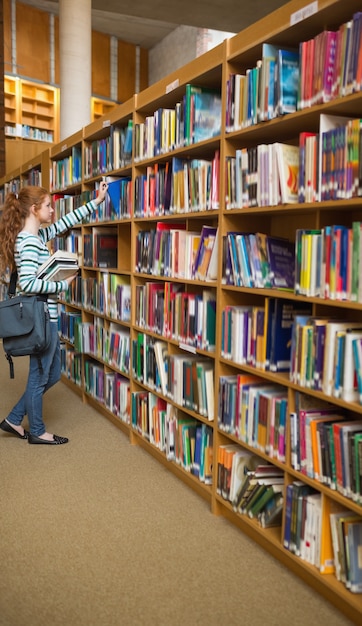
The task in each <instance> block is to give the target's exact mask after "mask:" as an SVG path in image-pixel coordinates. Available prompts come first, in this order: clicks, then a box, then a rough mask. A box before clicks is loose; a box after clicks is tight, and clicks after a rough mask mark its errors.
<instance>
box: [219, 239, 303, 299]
mask: <svg viewBox="0 0 362 626" xmlns="http://www.w3.org/2000/svg"><path fill="white" fill-rule="evenodd" d="M222 255H223V256H222V283H223V284H224V285H235V286H236V287H258V288H263V287H264V288H270V287H275V288H277V289H278V288H279V289H291V290H292V289H294V282H295V243H294V242H292V241H288V240H287V239H283V238H281V237H273V236H270V235H266V234H265V233H262V232H256V233H252V232H251V233H247V232H241V231H230V232H228V233H227V234H226V235H224V236H223V240H222Z"/></svg>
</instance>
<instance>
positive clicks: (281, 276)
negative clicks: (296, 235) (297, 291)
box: [266, 236, 295, 289]
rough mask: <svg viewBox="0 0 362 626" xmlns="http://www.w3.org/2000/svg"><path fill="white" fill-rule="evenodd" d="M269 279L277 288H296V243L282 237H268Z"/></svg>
mask: <svg viewBox="0 0 362 626" xmlns="http://www.w3.org/2000/svg"><path fill="white" fill-rule="evenodd" d="M266 249H267V257H268V263H269V281H270V283H271V286H272V287H275V288H277V289H294V282H295V243H294V242H293V241H288V239H283V238H281V237H272V236H267V237H266Z"/></svg>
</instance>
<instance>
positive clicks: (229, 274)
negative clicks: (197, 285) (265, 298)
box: [222, 221, 362, 302]
mask: <svg viewBox="0 0 362 626" xmlns="http://www.w3.org/2000/svg"><path fill="white" fill-rule="evenodd" d="M361 224H362V222H357V221H355V222H352V224H351V226H347V225H343V224H332V225H326V226H324V227H323V228H315V229H304V228H298V229H296V234H295V241H294V242H292V241H288V240H286V239H282V238H280V237H272V236H269V235H266V234H265V233H260V232H255V233H252V232H251V233H250V232H241V231H234V232H233V231H231V232H228V233H227V234H226V235H224V236H223V239H222V283H223V284H226V285H235V286H237V287H257V288H270V287H275V288H278V289H289V290H291V291H294V293H295V294H297V295H302V296H313V297H318V298H322V299H331V300H346V301H352V302H361V301H362V279H361V259H362V237H361V230H362V226H361Z"/></svg>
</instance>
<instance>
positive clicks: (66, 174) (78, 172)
mask: <svg viewBox="0 0 362 626" xmlns="http://www.w3.org/2000/svg"><path fill="white" fill-rule="evenodd" d="M81 180H82V149H81V147H80V146H78V145H77V146H72V149H71V154H70V155H69V156H67V157H65V158H64V159H59V160H58V161H53V162H52V167H51V169H50V191H52V192H54V191H62V190H63V189H65V188H66V187H71V186H72V185H76V184H77V183H80V182H81Z"/></svg>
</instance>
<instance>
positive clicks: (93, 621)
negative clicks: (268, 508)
mask: <svg viewBox="0 0 362 626" xmlns="http://www.w3.org/2000/svg"><path fill="white" fill-rule="evenodd" d="M26 370H27V359H26V358H22V359H16V361H15V380H13V381H10V379H9V370H8V365H7V362H6V360H5V358H4V356H3V353H2V348H1V350H0V390H1V391H0V409H1V415H0V420H1V419H3V417H6V415H7V413H8V411H9V410H10V408H11V407H12V405H13V404H14V403H15V401H16V400H17V399H18V395H19V394H20V393H21V389H22V388H23V386H24V383H25V377H26ZM44 415H46V416H47V417H46V424H47V427H48V430H49V431H52V432H55V433H56V434H59V435H65V436H69V438H70V442H69V443H68V444H67V445H64V446H31V445H29V444H27V442H26V441H23V440H20V439H17V438H15V437H12V436H11V435H7V434H6V433H3V432H2V431H0V432H1V434H0V477H1V478H0V480H1V488H0V520H1V526H0V529H1V532H0V555H1V557H0V626H49V625H52V626H148V625H150V626H186V625H188V626H214V625H215V626H216V625H219V624H220V623H222V624H224V625H225V626H233V625H238V626H240V625H243V626H249V625H250V626H259V625H260V626H265V625H268V626H274V625H275V626H276V625H279V626H287V625H293V626H304V625H310V624H316V623H318V624H319V625H322V626H324V625H326V626H327V625H328V626H344V625H347V624H350V622H349V621H348V620H347V619H346V618H344V616H343V615H341V614H340V613H339V612H338V611H336V610H335V609H334V607H333V606H332V605H330V604H329V603H327V602H326V601H324V600H323V598H321V597H320V596H319V595H318V594H316V593H315V592H314V591H313V590H312V589H311V588H310V587H308V586H306V585H305V584H304V583H303V582H302V581H300V579H299V578H297V577H296V576H294V575H293V574H292V573H290V572H289V570H287V569H286V568H285V567H284V566H282V565H281V564H279V562H278V561H276V560H275V559H274V558H273V557H271V556H270V555H269V554H268V553H266V552H265V551H263V550H262V549H261V548H259V546H257V545H256V544H254V543H253V542H252V541H250V540H249V539H248V538H247V537H245V536H244V535H243V534H242V533H241V532H240V531H239V530H237V529H236V528H234V527H233V526H232V525H231V524H229V523H228V522H227V521H226V520H224V519H223V518H221V517H216V516H214V515H212V514H211V513H210V510H209V506H208V505H207V504H206V503H205V502H204V501H203V500H202V499H201V498H199V497H198V496H197V495H196V494H194V493H193V492H192V491H190V490H189V489H188V488H187V487H186V486H185V485H184V484H183V483H181V482H180V481H179V480H178V479H177V478H176V477H174V476H173V475H172V474H171V473H169V472H168V471H167V470H166V469H165V468H164V467H163V466H161V465H160V464H158V463H157V461H156V460H154V459H153V458H152V457H151V456H150V455H148V454H147V452H145V451H143V450H142V449H140V448H139V447H137V446H132V445H130V443H129V440H128V438H127V437H126V436H125V435H124V434H123V433H122V432H120V431H119V430H118V429H116V428H115V427H114V426H113V425H112V424H111V423H110V422H108V421H107V420H106V419H105V418H104V417H102V416H101V415H100V414H98V413H97V411H95V410H93V409H92V408H90V407H89V406H87V405H86V404H83V403H82V402H81V400H80V399H79V397H78V396H77V395H76V394H74V393H73V392H72V391H70V390H69V389H68V388H67V387H66V386H65V385H63V384H61V383H59V384H58V385H57V386H56V387H55V388H54V389H52V390H51V391H49V393H48V395H47V396H46V397H45V399H44Z"/></svg>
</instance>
